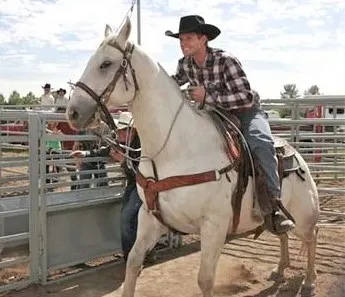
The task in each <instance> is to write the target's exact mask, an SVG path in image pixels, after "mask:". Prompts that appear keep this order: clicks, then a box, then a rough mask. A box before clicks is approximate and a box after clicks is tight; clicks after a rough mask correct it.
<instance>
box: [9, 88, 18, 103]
mask: <svg viewBox="0 0 345 297" xmlns="http://www.w3.org/2000/svg"><path fill="white" fill-rule="evenodd" d="M8 104H9V105H20V104H21V98H20V94H19V93H18V92H17V91H13V92H12V93H11V95H10V97H8Z"/></svg>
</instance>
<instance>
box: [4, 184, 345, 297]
mask: <svg viewBox="0 0 345 297" xmlns="http://www.w3.org/2000/svg"><path fill="white" fill-rule="evenodd" d="M319 186H328V187H330V186H333V187H344V182H337V181H333V182H332V184H331V183H330V184H328V185H326V184H325V185H319ZM320 202H321V203H320V204H321V208H322V209H323V210H327V211H339V212H345V197H341V196H340V195H339V196H334V195H323V197H322V199H321V201H320ZM320 223H321V224H328V227H321V229H320V232H319V240H318V247H317V266H316V267H317V271H318V279H317V289H316V296H317V297H345V227H344V225H345V220H344V218H343V219H340V218H339V217H337V216H336V215H335V216H322V217H321V218H320ZM299 247H300V242H299V241H298V240H297V239H296V238H294V237H291V240H290V254H291V260H292V261H291V268H290V269H289V270H288V271H287V274H286V275H287V278H286V281H285V282H284V283H275V282H274V281H271V280H269V275H270V272H271V270H272V269H273V268H274V267H275V265H276V264H277V263H278V259H279V242H278V240H277V239H276V238H275V237H273V236H271V235H269V234H267V233H264V234H263V235H262V236H261V237H260V238H259V239H258V240H256V241H253V240H252V239H250V238H246V239H238V240H234V241H233V242H231V243H229V244H226V245H225V246H224V249H223V252H222V255H221V259H220V261H219V265H218V269H217V276H216V283H215V296H216V297H228V296H232V297H271V296H275V297H295V296H298V294H299V290H300V285H301V283H302V281H303V273H304V268H305V266H306V261H305V260H306V259H305V258H301V257H298V252H299ZM21 252H23V251H18V255H22V253H21ZM13 256H16V255H13ZM199 256H200V253H199V243H198V241H196V242H194V243H190V244H187V245H185V246H183V247H182V248H180V249H179V250H175V251H170V252H167V253H166V254H164V255H163V257H162V259H160V260H157V261H156V262H155V263H154V264H153V265H151V266H148V267H145V269H144V270H143V271H142V273H141V276H140V278H139V280H138V284H137V291H136V292H137V293H136V297H170V296H172V297H173V296H178V297H180V296H185V297H199V296H201V293H200V291H199V289H198V286H197V281H196V279H197V272H198V267H199ZM25 270H26V267H25V266H24V265H21V266H19V267H18V268H17V270H16V269H12V270H11V271H9V270H8V269H2V270H0V280H1V282H2V281H4V280H6V282H5V283H7V281H12V280H14V279H20V278H21V274H23V271H25ZM123 278H124V266H123V264H117V265H115V266H112V267H109V268H103V269H100V270H99V271H97V272H94V273H90V274H87V275H84V276H79V277H75V278H74V279H72V280H68V281H64V282H62V283H61V284H54V285H49V286H46V287H40V286H30V287H29V288H26V289H24V290H21V291H18V292H10V293H7V294H0V296H6V297H118V296H120V294H119V288H120V286H121V284H122V283H123ZM1 282H0V285H1V284H4V283H1Z"/></svg>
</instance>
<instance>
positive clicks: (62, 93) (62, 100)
mask: <svg viewBox="0 0 345 297" xmlns="http://www.w3.org/2000/svg"><path fill="white" fill-rule="evenodd" d="M66 93H67V91H66V90H65V89H63V88H60V89H59V90H57V91H56V95H57V96H56V99H55V105H57V106H63V107H66V106H67V104H68V98H67V97H66Z"/></svg>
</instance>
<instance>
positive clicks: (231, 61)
mask: <svg viewBox="0 0 345 297" xmlns="http://www.w3.org/2000/svg"><path fill="white" fill-rule="evenodd" d="M222 76H223V78H222V79H221V80H222V81H223V82H224V83H223V84H222V85H221V87H219V88H215V89H209V88H206V96H205V102H206V103H208V104H211V105H216V106H218V107H221V108H224V109H238V108H243V107H251V106H252V105H253V93H252V90H251V88H250V84H249V82H248V79H247V76H246V74H245V72H244V70H243V68H242V65H241V63H240V62H239V61H238V60H237V59H236V58H234V57H229V56H227V57H225V61H224V68H223V74H222Z"/></svg>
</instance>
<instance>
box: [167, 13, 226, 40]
mask: <svg viewBox="0 0 345 297" xmlns="http://www.w3.org/2000/svg"><path fill="white" fill-rule="evenodd" d="M178 30H179V32H178V33H172V32H171V31H170V30H168V31H166V32H165V35H166V36H170V37H175V38H179V35H180V34H183V33H201V34H205V35H206V36H207V38H208V40H213V39H215V38H216V37H217V36H218V35H219V34H220V30H219V29H218V28H217V27H216V26H214V25H211V24H206V23H205V20H204V18H203V17H201V16H199V15H187V16H184V17H181V19H180V26H179V29H178Z"/></svg>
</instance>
